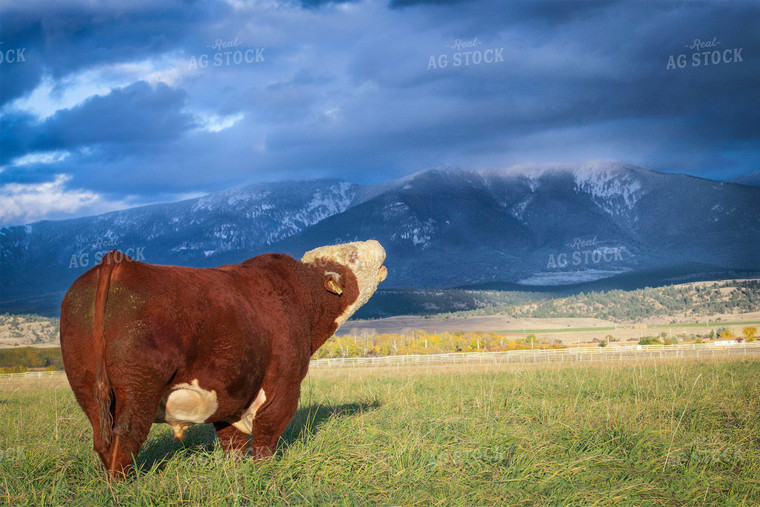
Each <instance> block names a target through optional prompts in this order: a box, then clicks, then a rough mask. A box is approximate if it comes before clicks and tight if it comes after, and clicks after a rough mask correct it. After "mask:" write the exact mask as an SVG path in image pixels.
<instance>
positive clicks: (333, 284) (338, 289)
mask: <svg viewBox="0 0 760 507" xmlns="http://www.w3.org/2000/svg"><path fill="white" fill-rule="evenodd" d="M325 289H326V290H327V291H328V292H332V293H333V294H337V295H338V296H340V295H341V294H343V284H342V283H341V281H340V275H339V274H338V273H333V272H332V271H327V272H326V273H325Z"/></svg>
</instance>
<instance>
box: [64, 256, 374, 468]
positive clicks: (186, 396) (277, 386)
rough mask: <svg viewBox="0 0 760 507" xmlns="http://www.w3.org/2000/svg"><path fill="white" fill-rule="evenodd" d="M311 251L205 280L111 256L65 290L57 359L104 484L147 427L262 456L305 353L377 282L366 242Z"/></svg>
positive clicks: (292, 404)
mask: <svg viewBox="0 0 760 507" xmlns="http://www.w3.org/2000/svg"><path fill="white" fill-rule="evenodd" d="M334 248H336V247H334ZM367 249H369V250H371V251H372V255H370V257H372V258H370V259H367V258H363V257H362V255H363V252H364V251H365V250H367ZM320 251H321V250H320V249H317V250H315V251H314V252H317V255H312V256H311V258H310V261H309V262H301V261H298V260H296V259H293V258H292V257H289V256H286V255H281V254H266V255H261V256H258V257H255V258H253V259H249V260H248V261H245V262H243V263H242V264H236V265H229V266H221V267H219V268H207V269H195V268H185V267H177V266H156V265H149V264H145V263H141V262H134V261H131V260H129V259H126V258H125V257H124V256H123V255H122V254H121V253H120V252H116V251H114V252H111V253H109V254H108V255H106V256H105V257H104V258H103V261H102V262H101V263H100V264H99V265H98V266H96V267H94V268H92V269H91V270H89V271H88V272H86V273H85V274H83V275H82V276H81V277H79V278H78V279H77V280H76V281H75V282H74V284H73V285H72V286H71V288H70V289H69V291H68V292H67V294H66V297H65V298H64V301H63V304H62V306H61V349H62V352H63V359H64V364H65V367H66V373H67V376H68V378H69V382H70V383H71V387H72V389H73V390H74V393H75V395H76V398H77V401H78V402H79V404H80V405H81V406H82V408H83V409H84V411H85V413H86V414H87V416H88V417H89V419H90V423H91V424H92V427H93V432H94V447H95V450H96V451H97V452H98V454H100V456H101V458H102V460H103V462H104V464H105V465H106V467H107V468H108V470H109V473H110V475H111V476H113V475H114V474H123V473H125V472H126V470H127V469H128V468H129V467H130V466H131V464H132V460H133V456H136V455H137V453H138V451H139V449H140V447H141V446H142V444H143V442H144V441H145V438H146V437H147V434H148V431H149V430H150V427H151V424H152V423H153V422H154V421H159V422H169V423H170V424H171V425H172V426H173V428H174V431H175V436H177V437H179V438H181V437H182V435H183V431H184V429H185V428H186V427H187V426H189V425H191V424H194V423H200V422H210V423H213V424H214V426H215V428H216V430H217V434H218V436H219V439H220V442H221V444H222V445H223V446H224V448H225V449H226V450H228V451H231V450H245V449H246V448H247V446H248V445H249V441H248V434H250V435H251V441H250V445H251V446H252V453H253V455H254V457H264V456H268V455H271V454H272V452H273V451H274V449H275V447H276V444H277V440H278V439H279V437H280V435H281V434H282V432H283V431H284V430H285V427H286V426H287V424H288V422H289V421H290V419H291V418H292V416H293V414H294V413H295V410H296V408H297V405H298V398H299V394H300V384H301V381H302V380H303V378H304V376H305V375H306V372H307V369H308V365H309V359H310V357H311V355H312V353H313V352H314V351H315V350H316V349H317V348H318V347H320V346H321V345H322V344H323V343H324V342H325V341H326V340H327V339H328V338H329V337H330V336H332V334H333V333H334V332H335V330H336V329H337V327H338V325H339V324H340V323H341V322H343V321H344V320H345V318H347V313H352V312H353V311H355V310H356V309H357V308H358V307H357V304H362V303H363V302H365V301H366V299H368V297H369V296H368V295H367V294H368V293H369V295H370V296H371V293H373V292H374V290H375V288H376V287H377V283H379V282H380V281H382V280H383V279H384V278H385V273H386V272H385V268H384V267H383V266H382V260H383V259H384V258H385V252H384V251H382V247H380V245H379V243H377V242H365V243H355V244H349V245H341V247H340V253H339V255H336V254H334V252H331V253H328V254H326V256H321V255H319V253H320ZM121 259H124V261H122V262H120V260H121ZM305 259H306V257H305ZM378 259H379V263H378ZM354 264H356V265H358V266H360V267H361V268H362V269H363V270H364V271H362V270H360V269H355V268H354ZM375 264H377V266H375ZM373 271H374V272H376V275H367V273H372V272H373ZM372 276H375V277H376V279H375V280H374V281H373V280H367V278H372Z"/></svg>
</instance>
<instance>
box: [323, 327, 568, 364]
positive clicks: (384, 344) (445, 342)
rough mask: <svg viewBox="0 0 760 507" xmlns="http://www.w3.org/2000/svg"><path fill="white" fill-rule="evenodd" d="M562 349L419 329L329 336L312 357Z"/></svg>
mask: <svg viewBox="0 0 760 507" xmlns="http://www.w3.org/2000/svg"><path fill="white" fill-rule="evenodd" d="M531 348H532V349H556V348H565V345H562V344H560V343H556V342H555V343H549V342H548V341H545V340H541V339H538V338H536V336H535V335H528V336H527V337H525V338H514V337H507V336H504V335H501V334H498V333H493V332H454V333H449V332H445V333H429V332H427V331H423V330H421V329H415V330H410V331H409V332H407V333H392V334H390V333H383V334H374V333H372V334H369V333H367V334H364V335H361V336H359V335H351V334H349V335H344V336H333V337H332V338H330V339H329V340H328V341H327V342H326V343H325V344H324V345H322V347H320V348H319V350H317V352H316V354H315V355H314V357H315V358H317V359H320V358H329V357H374V356H390V355H406V354H445V353H449V352H497V351H507V350H529V349H531Z"/></svg>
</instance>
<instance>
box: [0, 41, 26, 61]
mask: <svg viewBox="0 0 760 507" xmlns="http://www.w3.org/2000/svg"><path fill="white" fill-rule="evenodd" d="M24 51H26V48H16V47H11V48H7V47H5V42H0V65H7V64H11V63H26V57H25V56H24Z"/></svg>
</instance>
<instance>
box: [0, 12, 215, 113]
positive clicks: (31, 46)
mask: <svg viewBox="0 0 760 507" xmlns="http://www.w3.org/2000/svg"><path fill="white" fill-rule="evenodd" d="M13 7H14V8H12V9H8V10H7V11H5V12H2V16H1V17H0V26H1V27H2V42H4V43H5V44H4V46H18V47H24V48H25V52H24V53H25V59H26V62H25V64H24V65H15V66H7V67H10V68H6V67H4V68H3V74H4V76H3V81H4V83H3V84H2V85H0V106H2V105H3V104H5V103H7V102H8V101H10V100H13V99H15V98H18V97H20V96H22V95H23V94H24V92H28V91H29V90H30V89H33V88H34V87H35V86H36V85H37V84H38V83H39V81H40V79H42V76H43V75H44V74H50V75H52V76H53V77H54V78H58V77H61V76H65V75H67V74H71V73H74V72H76V71H78V70H80V69H84V68H90V67H96V66H98V65H101V64H104V63H105V64H110V63H113V62H121V61H134V60H138V59H140V58H150V57H154V56H155V55H156V54H160V53H162V52H165V51H171V50H173V49H176V48H178V47H180V46H181V44H182V43H183V41H184V39H185V38H186V37H187V36H188V35H189V34H193V33H195V32H196V31H198V30H200V29H202V28H203V27H206V26H208V25H209V24H210V23H213V22H214V21H215V20H218V19H220V18H222V17H224V16H226V15H227V14H228V13H229V10H230V9H229V7H227V6H226V5H225V4H224V3H222V2H182V1H178V0H175V1H168V2H147V1H136V2H118V3H109V2H104V3H102V4H91V3H89V2H84V1H82V2H79V1H67V0H62V1H40V2H28V3H23V4H17V5H14V6H13ZM6 73H8V75H7V76H6Z"/></svg>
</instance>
